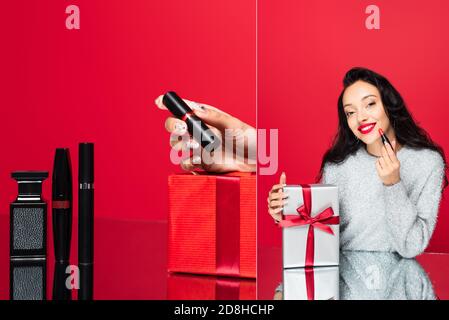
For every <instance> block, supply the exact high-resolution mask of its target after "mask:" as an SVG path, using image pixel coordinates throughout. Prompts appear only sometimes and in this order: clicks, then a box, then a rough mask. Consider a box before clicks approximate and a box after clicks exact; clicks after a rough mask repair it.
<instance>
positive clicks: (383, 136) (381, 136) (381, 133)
mask: <svg viewBox="0 0 449 320" xmlns="http://www.w3.org/2000/svg"><path fill="white" fill-rule="evenodd" d="M379 134H380V138H381V139H382V143H383V144H385V142H388V144H389V145H390V147H391V149H392V150H393V151H394V148H393V146H392V145H391V142H390V140H388V138H387V136H386V135H385V133H384V131H383V130H382V129H381V128H379Z"/></svg>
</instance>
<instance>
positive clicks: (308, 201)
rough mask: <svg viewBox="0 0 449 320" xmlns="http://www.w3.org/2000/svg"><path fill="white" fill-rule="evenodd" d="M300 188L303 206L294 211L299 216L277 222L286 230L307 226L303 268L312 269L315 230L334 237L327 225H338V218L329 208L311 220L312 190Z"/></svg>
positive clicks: (286, 217)
mask: <svg viewBox="0 0 449 320" xmlns="http://www.w3.org/2000/svg"><path fill="white" fill-rule="evenodd" d="M301 187H302V196H303V199H304V204H303V205H302V206H300V207H299V208H297V209H296V211H297V212H298V213H299V216H294V215H287V216H283V219H282V220H281V222H279V226H280V227H283V228H288V227H294V226H304V225H309V232H308V234H307V244H306V263H305V266H306V267H313V265H314V260H315V228H318V229H320V230H321V231H324V232H326V233H329V234H331V235H334V232H333V231H332V228H331V227H329V225H335V224H339V223H340V217H339V216H334V210H332V208H331V207H328V208H326V209H325V210H323V211H322V212H320V213H319V214H318V215H316V216H315V217H313V218H312V216H311V213H312V188H311V186H310V185H308V184H302V185H301ZM308 291H309V290H308ZM312 291H313V290H312Z"/></svg>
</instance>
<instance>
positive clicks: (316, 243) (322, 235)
mask: <svg viewBox="0 0 449 320" xmlns="http://www.w3.org/2000/svg"><path fill="white" fill-rule="evenodd" d="M283 189H284V193H286V194H288V196H289V197H288V203H287V204H286V205H285V206H284V210H283V216H284V219H289V218H290V219H291V218H300V214H299V213H298V211H297V209H298V208H300V207H301V206H304V197H303V191H305V193H306V194H309V196H310V199H309V200H310V204H311V207H310V209H309V210H310V217H311V218H312V219H313V218H317V217H318V216H321V217H323V212H324V211H326V213H330V212H331V210H330V209H332V211H333V216H334V217H336V218H330V220H329V219H323V220H321V221H309V223H307V224H304V225H299V226H289V227H285V226H284V227H283V230H282V251H283V253H282V254H283V268H284V269H285V268H300V267H305V266H337V265H338V264H339V249H340V227H339V224H338V222H337V223H335V221H334V222H333V224H332V222H330V221H331V220H336V219H338V216H339V207H338V188H337V186H335V185H331V184H310V185H287V186H285V187H284V188H283ZM303 189H305V190H303ZM306 200H307V199H306ZM303 212H304V211H303ZM284 222H285V221H282V222H281V225H283V223H284ZM326 222H327V223H326ZM311 225H313V232H311V233H313V234H312V236H313V239H308V238H309V235H310V233H309V229H310V228H311ZM322 228H327V229H329V230H332V232H333V234H330V233H327V232H325V231H323V230H322ZM308 242H309V243H308ZM311 245H312V246H313V247H312V248H310V246H311ZM308 246H309V248H308ZM309 251H310V252H309ZM306 256H307V257H308V258H309V259H306ZM311 260H312V261H313V263H310V261H311Z"/></svg>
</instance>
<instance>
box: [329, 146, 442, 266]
mask: <svg viewBox="0 0 449 320" xmlns="http://www.w3.org/2000/svg"><path fill="white" fill-rule="evenodd" d="M397 157H398V159H399V161H400V176H401V181H400V182H398V183H396V184H395V185H392V186H385V185H384V184H383V183H382V181H381V180H380V178H379V176H378V174H377V171H376V165H375V162H376V160H377V157H375V156H373V155H371V154H369V153H368V152H367V151H366V149H365V147H361V148H360V149H359V150H358V151H357V152H356V153H355V154H353V155H350V156H348V157H347V158H346V159H345V160H344V161H343V162H341V163H339V164H330V163H327V164H326V165H325V167H324V171H323V179H322V182H323V183H327V184H335V185H337V186H338V196H339V206H340V247H341V249H342V250H365V251H386V252H397V253H399V254H400V255H401V256H403V257H405V258H411V257H415V256H416V255H418V254H420V253H422V252H423V251H424V249H425V248H426V247H427V245H428V243H429V240H430V238H431V236H432V232H433V230H434V228H435V224H436V221H437V215H438V208H439V204H440V199H441V190H442V182H443V177H444V161H443V158H442V157H441V156H440V154H439V153H438V152H436V151H433V150H430V149H414V148H411V147H407V146H403V147H402V148H401V149H400V150H399V151H398V152H397Z"/></svg>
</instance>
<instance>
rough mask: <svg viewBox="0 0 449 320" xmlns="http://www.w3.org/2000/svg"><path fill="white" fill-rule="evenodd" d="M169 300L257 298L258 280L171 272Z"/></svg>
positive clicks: (169, 276)
mask: <svg viewBox="0 0 449 320" xmlns="http://www.w3.org/2000/svg"><path fill="white" fill-rule="evenodd" d="M167 299H168V300H255V299H256V280H249V279H237V278H229V277H228V278H225V277H213V276H195V275H185V274H173V273H172V274H169V275H168V282H167Z"/></svg>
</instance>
